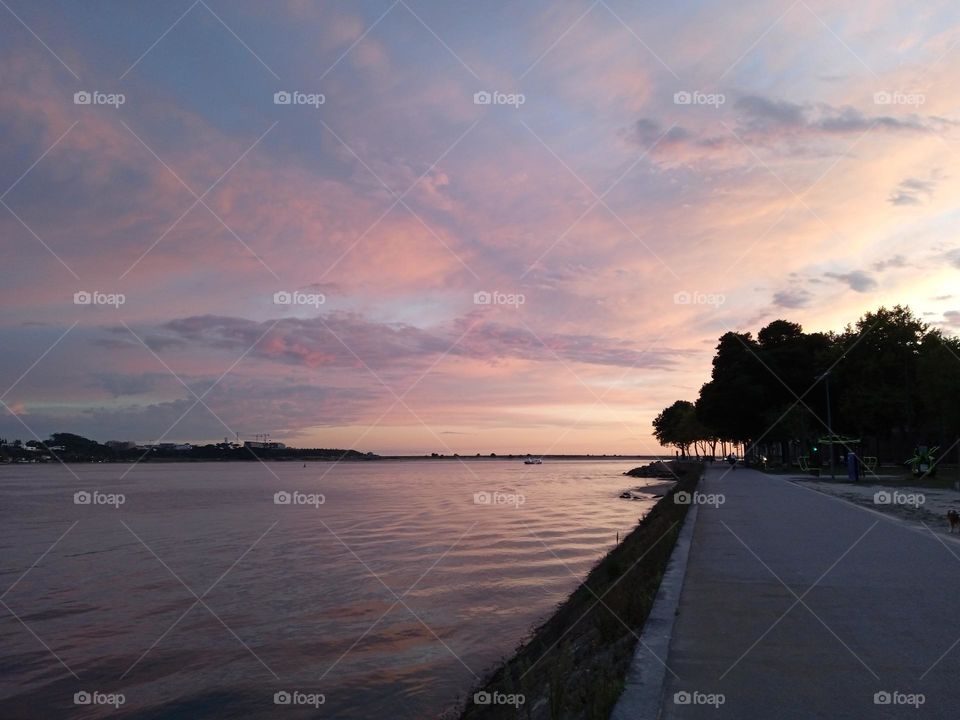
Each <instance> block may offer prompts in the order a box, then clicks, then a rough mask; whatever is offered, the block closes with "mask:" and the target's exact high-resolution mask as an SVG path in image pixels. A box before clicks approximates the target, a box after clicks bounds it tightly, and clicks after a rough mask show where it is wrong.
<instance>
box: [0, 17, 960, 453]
mask: <svg viewBox="0 0 960 720" xmlns="http://www.w3.org/2000/svg"><path fill="white" fill-rule="evenodd" d="M958 65H960V6H958V5H957V3H956V2H953V1H946V0H945V1H943V2H938V1H931V2H922V3H919V4H904V3H901V2H892V1H889V2H888V1H886V0H879V1H873V2H862V3H857V4H856V7H849V6H845V4H838V3H834V2H827V1H826V0H822V1H818V0H796V2H793V3H792V4H791V3H789V2H787V1H785V2H770V1H764V2H752V1H749V0H745V1H743V2H736V3H730V2H721V1H719V0H718V1H716V2H696V3H694V2H685V1H681V2H677V3H670V4H665V3H636V2H627V1H626V0H600V1H598V2H592V3H591V2H586V1H583V2H580V1H575V0H571V1H569V2H539V1H533V0H531V1H528V2H523V3H517V2H499V1H497V0H484V2H462V1H460V0H444V1H437V0H434V1H433V2H426V1H425V0H397V2H393V1H392V0H369V1H367V0H359V1H357V2H350V3H333V2H309V1H308V0H277V1H275V2H269V3H267V2H252V1H248V0H231V1H230V2H227V1H226V0H196V1H194V0H170V1H169V2H164V3H155V2H128V1H124V2H104V1H100V0H89V1H88V2H84V3H74V2H62V3H61V2H54V1H52V0H48V1H44V2H28V1H27V0H3V2H0V239H2V246H0V247H2V258H3V260H2V263H0V348H2V351H0V393H2V394H0V401H2V405H0V435H2V436H5V437H8V438H13V437H19V438H22V439H24V440H27V439H32V438H34V437H37V438H45V437H47V436H48V435H49V434H50V433H51V432H56V431H67V432H75V433H78V434H81V435H85V436H87V437H93V438H95V439H98V440H100V441H106V440H111V439H118V440H134V441H138V442H142V443H149V442H175V441H176V442H183V441H204V440H213V441H220V440H222V439H223V438H224V437H228V436H229V437H235V436H236V435H237V434H239V436H240V437H241V438H242V439H252V438H253V437H254V435H255V434H256V433H269V434H270V436H271V439H272V440H278V441H282V442H286V443H288V444H292V445H299V446H310V447H351V448H355V449H358V450H362V451H373V452H378V453H417V454H419V453H429V452H439V453H445V454H451V453H454V452H456V453H460V454H474V453H478V452H479V453H484V454H486V453H489V452H497V453H510V452H513V453H526V452H531V453H593V454H602V453H607V454H613V453H623V454H652V453H658V452H660V451H661V449H660V448H659V446H658V444H657V442H656V441H655V440H654V439H653V438H652V436H651V433H652V428H651V425H650V423H651V420H652V419H653V417H655V416H656V414H657V413H658V412H659V411H660V409H662V408H663V407H665V406H666V405H669V404H670V403H672V402H673V401H674V400H676V399H690V400H693V399H695V398H696V395H697V392H698V389H699V387H700V385H701V384H702V383H703V382H705V381H706V380H707V379H708V378H709V370H710V358H711V356H712V353H713V350H714V347H715V345H716V342H717V338H718V337H719V336H720V335H722V334H723V333H724V332H726V331H728V330H737V331H747V330H750V331H753V332H756V330H757V329H759V328H760V327H762V326H763V325H765V324H767V323H768V322H770V321H772V320H775V319H778V318H784V319H788V320H791V321H794V322H799V323H801V324H802V325H803V326H804V328H805V329H808V330H841V329H842V328H843V326H844V325H845V324H846V323H848V322H851V321H854V320H856V319H857V318H858V317H859V316H860V315H862V314H863V313H864V312H867V311H870V310H873V309H876V308H877V307H879V306H881V305H887V306H889V305H892V304H896V303H902V304H909V305H910V306H911V307H912V308H913V309H914V311H915V312H917V313H918V314H921V315H922V316H923V317H924V319H925V320H927V321H928V322H930V323H931V324H933V325H935V326H939V327H942V328H944V329H945V330H947V331H950V332H954V331H956V330H957V329H960V292H958V290H957V287H958V285H957V280H958V272H960V240H958V238H957V231H956V228H957V226H958V219H960V218H958V215H960V209H958V203H957V200H958V197H960V178H958V177H957V172H956V167H957V162H956V160H957V157H958V151H960V127H958V122H960V89H958V86H957V83H956V77H957V75H958V72H957V71H958Z"/></svg>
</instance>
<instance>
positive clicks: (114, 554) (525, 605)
mask: <svg viewBox="0 0 960 720" xmlns="http://www.w3.org/2000/svg"><path fill="white" fill-rule="evenodd" d="M639 464H641V463H640V462H639V461H637V460H624V459H618V460H607V461H554V462H550V461H547V462H545V463H544V464H543V465H540V466H525V465H524V464H522V463H520V462H518V461H501V460H469V461H465V462H457V461H452V460H439V461H438V460H434V461H426V460H424V461H411V460H404V461H379V462H359V463H358V462H354V463H340V464H332V463H308V464H307V467H306V468H304V467H302V464H301V463H294V462H273V463H269V465H263V464H259V463H194V464H187V463H184V464H146V463H145V464H141V465H138V466H136V467H135V468H134V469H133V470H132V471H131V472H129V474H127V475H126V477H122V476H123V474H124V472H125V471H127V470H128V468H127V466H123V465H71V466H69V468H65V467H63V466H59V465H16V466H13V465H7V466H0V502H2V505H0V573H2V577H0V591H6V592H4V594H3V596H2V601H3V605H0V618H2V620H0V623H2V628H3V644H2V648H0V717H3V718H5V719H6V718H37V717H76V718H100V717H112V718H152V719H153V718H207V717H210V718H275V717H281V718H287V717H289V718H301V717H303V718H306V717H320V718H324V717H329V718H364V719H366V718H385V717H390V718H398V719H405V718H410V719H412V718H429V717H437V716H438V715H439V714H440V713H441V712H443V711H444V710H445V709H449V708H450V707H451V706H452V705H453V704H455V703H456V701H457V699H458V698H462V697H463V696H464V695H465V694H466V693H467V692H468V691H469V690H470V688H471V687H472V686H473V685H474V684H475V683H476V681H477V679H478V678H479V677H482V676H483V675H484V674H485V673H486V672H487V671H489V670H490V669H491V668H492V667H493V666H494V664H495V663H496V662H497V661H498V660H500V659H501V658H503V657H505V656H508V655H510V653H511V652H512V650H513V649H514V648H515V647H516V645H517V644H518V642H519V641H520V640H521V639H523V638H524V637H525V635H526V634H527V633H528V632H529V631H530V629H531V628H532V627H533V626H535V625H536V624H537V623H538V622H540V621H542V620H543V619H544V618H545V617H547V616H548V615H549V614H550V612H551V611H552V610H553V609H554V607H555V606H556V605H557V603H559V602H561V601H562V600H563V599H564V598H565V597H566V596H567V595H568V594H569V593H570V591H571V590H573V588H574V587H575V586H576V585H577V583H578V582H579V581H580V580H582V579H583V577H584V576H585V575H586V573H587V571H588V570H589V568H590V567H591V566H592V565H593V564H594V563H595V562H596V561H597V560H598V559H599V558H600V557H601V556H602V555H603V554H604V553H605V552H606V551H608V550H609V549H610V548H611V547H613V545H614V543H615V541H616V536H617V533H620V535H621V536H622V535H623V534H624V533H625V532H628V531H629V530H630V529H631V528H633V527H634V526H635V525H636V522H637V520H638V519H639V517H640V516H641V515H642V514H643V513H644V512H645V511H646V510H648V509H649V508H650V507H651V506H652V504H653V501H652V500H651V501H643V500H641V501H627V500H620V499H618V497H617V496H618V494H619V493H620V492H621V491H622V490H624V489H625V488H627V487H634V486H636V485H637V484H638V483H640V482H642V481H639V480H636V479H633V478H626V477H623V475H622V473H623V472H624V471H625V470H628V469H630V468H631V467H634V466H636V465H639ZM78 492H85V493H87V495H79V496H75V493H78ZM277 493H281V494H280V495H277ZM283 493H286V494H283ZM288 498H289V499H290V502H289V503H284V502H283V501H284V500H286V499H288ZM88 499H89V500H90V502H89V503H86V502H84V501H85V500H88ZM278 501H279V502H278ZM58 539H59V541H58ZM82 692H86V693H90V697H91V698H92V701H91V702H90V704H77V702H76V701H77V700H79V701H81V702H82V701H83V700H85V699H87V698H86V697H85V696H83V695H80V696H76V693H82ZM277 693H288V694H289V698H290V699H291V703H290V704H285V705H277V704H275V696H276V694H277ZM277 697H278V699H280V700H284V699H286V698H287V697H288V696H285V695H280V696H277ZM121 700H122V702H121ZM321 700H322V704H321Z"/></svg>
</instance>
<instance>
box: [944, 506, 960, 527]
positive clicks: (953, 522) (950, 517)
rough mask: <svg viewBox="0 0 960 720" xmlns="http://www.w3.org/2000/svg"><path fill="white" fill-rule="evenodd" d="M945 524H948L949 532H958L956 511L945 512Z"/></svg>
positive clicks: (959, 516)
mask: <svg viewBox="0 0 960 720" xmlns="http://www.w3.org/2000/svg"><path fill="white" fill-rule="evenodd" d="M947 522H948V523H950V532H953V531H954V529H956V531H957V532H960V513H958V512H957V511H956V510H950V511H948V512H947Z"/></svg>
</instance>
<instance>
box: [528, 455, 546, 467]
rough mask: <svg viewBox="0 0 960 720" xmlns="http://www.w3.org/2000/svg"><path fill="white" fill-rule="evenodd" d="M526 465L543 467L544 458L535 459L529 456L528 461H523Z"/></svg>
mask: <svg viewBox="0 0 960 720" xmlns="http://www.w3.org/2000/svg"><path fill="white" fill-rule="evenodd" d="M523 464H524V465H543V458H535V457H531V456H530V455H527V459H526V460H524V461H523Z"/></svg>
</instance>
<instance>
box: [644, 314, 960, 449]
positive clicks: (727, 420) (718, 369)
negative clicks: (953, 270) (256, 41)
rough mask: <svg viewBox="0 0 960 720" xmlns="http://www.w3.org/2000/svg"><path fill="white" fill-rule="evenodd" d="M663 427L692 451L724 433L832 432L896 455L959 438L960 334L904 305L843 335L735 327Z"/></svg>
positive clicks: (788, 325) (784, 441)
mask: <svg viewBox="0 0 960 720" xmlns="http://www.w3.org/2000/svg"><path fill="white" fill-rule="evenodd" d="M828 383H829V390H828V388H827V387H826V386H827V384H828ZM828 393H829V397H830V406H829V412H828V406H827V396H828ZM828 419H829V424H830V427H829V428H828ZM653 426H654V435H655V436H656V438H657V440H658V441H659V442H660V443H661V444H662V445H665V446H672V447H676V448H677V449H678V450H679V451H680V452H681V453H683V454H686V453H688V452H689V450H690V448H691V447H693V448H698V447H703V448H704V449H706V446H707V444H715V443H716V442H718V441H719V442H722V443H735V444H739V445H742V446H743V447H744V448H746V449H747V450H749V449H751V448H756V447H757V446H759V445H761V444H762V445H763V446H764V447H769V446H771V445H772V446H777V445H780V446H783V447H786V445H788V444H790V443H794V444H795V445H803V444H804V443H806V444H807V445H816V442H817V439H818V438H822V437H824V436H826V435H827V434H828V432H830V431H832V432H833V433H834V434H839V435H845V436H847V437H853V438H862V439H863V440H864V442H865V443H866V442H869V443H870V447H869V450H870V451H871V452H874V453H876V454H881V452H886V453H887V454H889V455H890V456H891V457H898V456H899V454H902V453H903V452H905V451H906V449H907V448H912V447H913V446H914V445H917V444H920V445H924V444H929V445H937V444H939V445H941V446H943V447H947V446H951V445H952V444H953V442H954V440H955V439H956V438H957V437H958V435H960V339H958V338H955V337H949V336H946V335H944V334H943V332H942V331H940V330H938V329H934V328H931V327H930V326H929V325H927V324H926V323H924V322H923V321H922V320H920V319H919V318H918V317H916V316H915V315H914V314H913V313H912V312H911V310H910V308H908V307H901V306H899V305H897V306H895V307H893V308H891V309H887V308H885V307H881V308H879V309H878V310H876V311H875V312H868V313H866V314H865V315H863V317H861V318H860V319H859V320H857V321H856V322H854V323H852V324H850V325H848V326H847V327H846V328H845V330H844V331H843V332H842V333H833V332H827V333H823V332H811V333H808V332H805V331H804V330H803V328H802V327H801V326H800V325H799V324H797V323H793V322H790V321H788V320H782V319H781V320H774V321H773V322H771V323H769V324H768V325H767V326H766V327H764V328H761V329H760V330H759V331H758V332H757V334H756V337H754V336H753V334H752V333H749V332H745V333H744V332H727V333H725V334H724V335H722V336H721V337H720V338H719V342H718V344H717V347H716V353H715V354H714V357H713V363H712V368H711V374H710V379H709V381H707V382H706V383H705V384H704V385H703V386H702V387H701V388H700V394H699V397H698V398H697V399H696V400H695V402H690V401H687V400H678V401H676V402H674V403H673V404H672V405H670V406H669V407H668V408H666V409H664V410H663V411H662V412H661V413H660V414H659V415H658V416H657V418H656V419H655V420H654V421H653ZM698 444H699V445H698ZM788 452H789V451H784V453H783V454H784V456H786V455H787V454H788Z"/></svg>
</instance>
